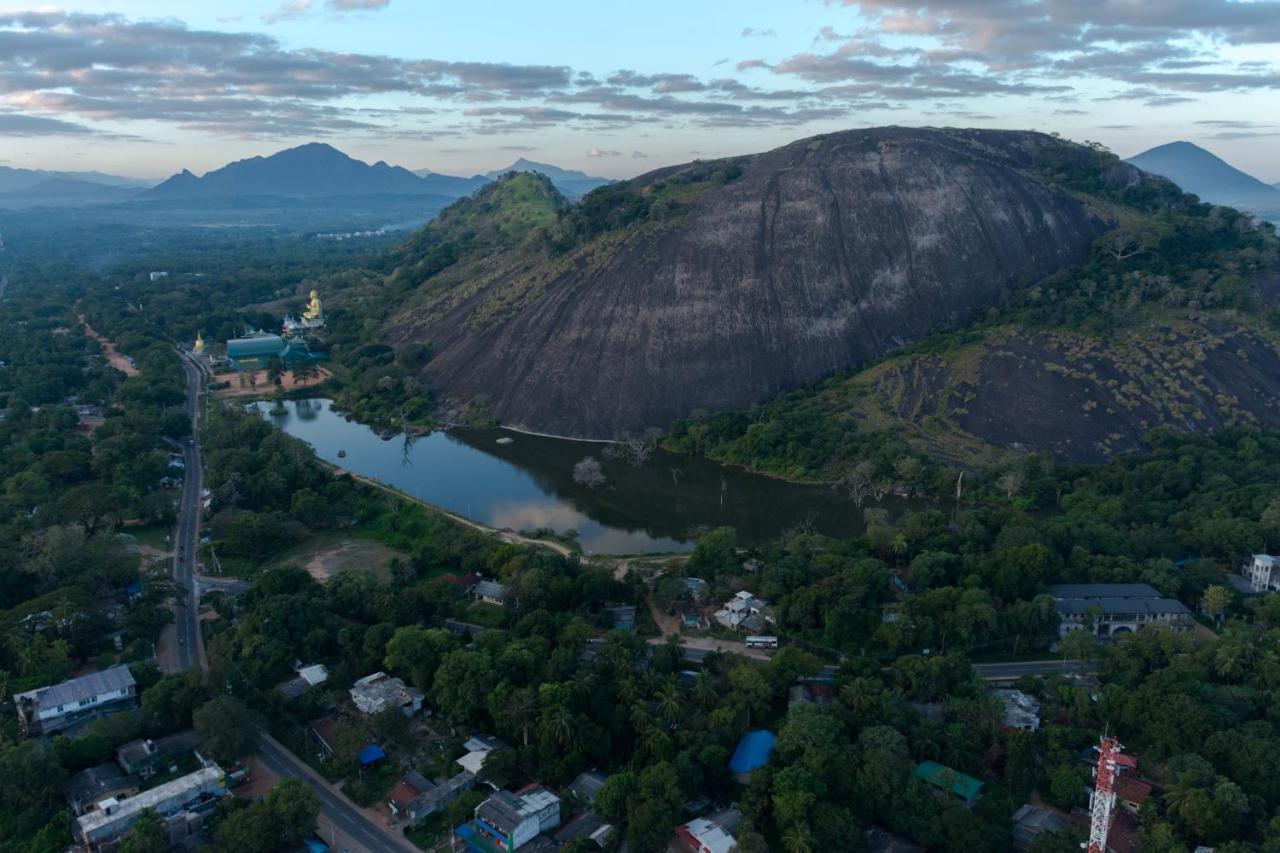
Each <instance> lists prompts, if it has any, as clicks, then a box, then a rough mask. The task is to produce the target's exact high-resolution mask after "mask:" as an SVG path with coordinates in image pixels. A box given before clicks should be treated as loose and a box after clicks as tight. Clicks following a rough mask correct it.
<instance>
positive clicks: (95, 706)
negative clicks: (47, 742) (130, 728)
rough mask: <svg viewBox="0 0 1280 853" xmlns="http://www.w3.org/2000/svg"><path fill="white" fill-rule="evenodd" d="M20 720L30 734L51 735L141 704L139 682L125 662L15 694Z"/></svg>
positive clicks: (14, 699) (25, 730) (14, 698)
mask: <svg viewBox="0 0 1280 853" xmlns="http://www.w3.org/2000/svg"><path fill="white" fill-rule="evenodd" d="M13 703H14V704H15V705H16V706H17V707H18V721H19V723H20V724H21V726H22V730H23V731H24V732H26V733H27V735H28V736H32V737H34V736H35V735H47V734H53V733H54V732H59V731H62V730H63V729H66V728H69V727H71V726H73V725H75V724H76V723H78V722H80V721H81V720H87V719H91V718H94V717H102V716H106V715H107V714H111V713H115V712H116V711H123V710H125V709H127V708H132V707H134V706H135V705H136V704H137V703H138V685H137V684H136V683H135V682H134V680H133V673H131V672H129V667H127V666H124V665H123V664H121V665H120V666H113V667H111V668H110V669H104V670H102V671H101V672H91V673H89V674H88V675H81V676H79V677H78V678H72V679H69V680H67V681H64V682H62V683H61V684H55V685H53V686H52V687H41V688H39V689H38V690H28V691H27V692H26V693H17V694H14V697H13Z"/></svg>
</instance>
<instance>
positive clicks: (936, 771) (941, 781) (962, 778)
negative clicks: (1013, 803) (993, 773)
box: [912, 761, 982, 809]
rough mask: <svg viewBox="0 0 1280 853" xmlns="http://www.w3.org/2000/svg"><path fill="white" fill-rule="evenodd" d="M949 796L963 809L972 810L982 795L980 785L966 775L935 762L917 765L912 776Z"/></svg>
mask: <svg viewBox="0 0 1280 853" xmlns="http://www.w3.org/2000/svg"><path fill="white" fill-rule="evenodd" d="M912 775H913V776H915V777H916V778H917V779H921V780H923V781H925V782H927V783H928V784H930V785H932V786H933V787H935V788H937V789H938V790H939V791H942V792H943V793H945V794H948V795H949V796H952V797H955V798H956V799H957V800H959V801H960V802H962V803H964V806H965V808H970V809H971V808H973V804H974V803H976V802H978V797H979V796H981V794H982V783H981V782H979V781H978V780H977V779H975V778H973V777H972V776H970V775H969V774H967V773H961V772H960V771H958V770H952V769H951V768H950V767H945V766H943V765H941V764H939V763H938V762H936V761H925V762H922V763H921V764H919V765H918V766H917V767H916V769H915V772H914V773H913V774H912Z"/></svg>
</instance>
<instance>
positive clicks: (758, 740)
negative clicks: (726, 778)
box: [729, 729, 774, 773]
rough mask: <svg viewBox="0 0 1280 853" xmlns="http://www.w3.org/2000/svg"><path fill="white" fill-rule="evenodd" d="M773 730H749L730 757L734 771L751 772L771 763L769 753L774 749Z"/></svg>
mask: <svg viewBox="0 0 1280 853" xmlns="http://www.w3.org/2000/svg"><path fill="white" fill-rule="evenodd" d="M773 742H774V736H773V732H769V731H765V730H764V729H757V730H755V731H753V732H747V733H746V734H745V735H743V736H742V740H740V741H738V748H737V749H735V750H734V751H733V757H732V758H730V759H729V769H730V770H732V771H733V772H734V773H750V772H751V771H752V770H755V769H756V768H757V767H763V766H764V765H766V764H768V763H769V753H771V752H772V751H773Z"/></svg>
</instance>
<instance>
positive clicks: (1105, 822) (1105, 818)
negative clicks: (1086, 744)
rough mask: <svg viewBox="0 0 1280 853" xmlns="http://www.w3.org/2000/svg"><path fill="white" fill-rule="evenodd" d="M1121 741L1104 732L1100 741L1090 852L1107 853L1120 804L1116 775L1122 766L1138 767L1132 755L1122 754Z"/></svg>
mask: <svg viewBox="0 0 1280 853" xmlns="http://www.w3.org/2000/svg"><path fill="white" fill-rule="evenodd" d="M1122 748H1123V747H1121V746H1120V741H1118V740H1116V739H1115V738H1113V737H1107V736H1106V735H1103V737H1102V741H1101V742H1100V743H1099V744H1098V766H1097V769H1096V770H1095V771H1094V776H1095V782H1094V785H1093V803H1092V806H1091V808H1090V814H1089V845H1088V851H1089V853H1106V851H1107V835H1108V834H1109V833H1110V832H1111V809H1112V808H1113V807H1114V806H1115V804H1116V777H1117V776H1118V775H1120V768H1121V767H1134V766H1136V764H1137V762H1136V761H1135V760H1134V758H1133V756H1131V755H1122V754H1121V752H1120V750H1121V749H1122Z"/></svg>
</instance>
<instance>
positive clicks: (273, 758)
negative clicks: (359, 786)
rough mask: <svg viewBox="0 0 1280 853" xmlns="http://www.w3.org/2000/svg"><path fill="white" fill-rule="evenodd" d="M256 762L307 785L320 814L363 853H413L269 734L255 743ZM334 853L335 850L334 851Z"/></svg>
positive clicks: (402, 840)
mask: <svg viewBox="0 0 1280 853" xmlns="http://www.w3.org/2000/svg"><path fill="white" fill-rule="evenodd" d="M258 759H259V760H260V761H261V762H262V763H263V764H265V765H267V767H269V768H270V769H271V772H273V773H275V774H276V775H277V776H280V777H282V778H283V777H285V776H296V777H298V778H299V779H302V780H303V781H305V782H309V783H311V787H312V788H314V789H315V792H316V796H317V797H319V798H320V811H321V813H322V814H324V816H325V817H326V818H327V819H328V820H329V821H330V822H332V823H333V825H334V826H336V827H337V828H338V829H339V830H340V831H341V832H342V833H343V834H344V835H346V836H347V837H348V838H350V839H352V840H353V841H355V842H356V843H357V844H360V845H361V846H362V847H363V848H364V849H366V850H370V851H373V850H415V851H416V850H417V849H418V848H417V847H415V846H414V845H413V844H411V843H410V842H409V841H407V840H406V839H404V838H403V837H398V836H397V835H394V834H392V833H390V832H387V831H386V830H385V829H384V828H383V827H380V826H378V825H377V824H376V823H374V822H373V821H371V820H369V818H368V817H366V816H365V814H364V813H363V812H361V811H360V809H358V808H356V806H354V805H352V803H351V801H349V800H348V799H347V798H346V797H344V796H342V794H340V793H338V791H337V790H336V789H334V788H333V786H331V785H329V784H328V783H327V782H325V781H324V780H323V779H321V778H320V777H318V776H317V775H316V773H315V771H314V770H312V769H311V768H310V767H309V766H307V763H306V762H305V761H303V760H302V759H300V758H298V757H296V756H295V755H294V754H293V753H291V752H289V750H287V749H285V748H284V746H283V745H281V743H280V742H279V741H278V740H276V739H275V738H273V737H271V736H270V735H267V734H264V735H263V736H262V740H261V741H260V742H259V744H258ZM335 853H336V851H335Z"/></svg>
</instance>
